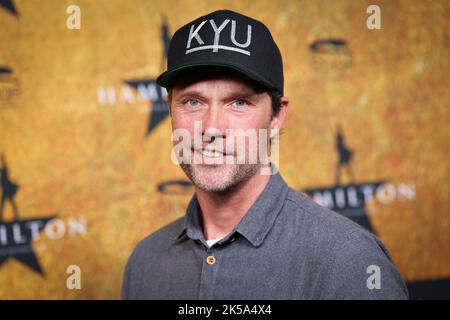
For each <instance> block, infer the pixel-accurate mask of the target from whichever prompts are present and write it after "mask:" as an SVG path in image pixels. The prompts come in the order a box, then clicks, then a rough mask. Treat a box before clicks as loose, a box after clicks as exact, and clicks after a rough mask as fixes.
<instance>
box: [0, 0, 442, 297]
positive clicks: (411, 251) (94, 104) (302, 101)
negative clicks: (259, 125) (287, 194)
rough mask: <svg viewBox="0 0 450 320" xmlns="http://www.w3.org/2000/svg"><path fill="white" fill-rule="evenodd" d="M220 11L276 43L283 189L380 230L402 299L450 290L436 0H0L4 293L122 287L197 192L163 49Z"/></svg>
mask: <svg viewBox="0 0 450 320" xmlns="http://www.w3.org/2000/svg"><path fill="white" fill-rule="evenodd" d="M225 8H226V9H230V10H234V11H238V12H241V13H243V14H246V15H249V16H252V17H254V18H256V19H258V20H261V21H263V22H264V23H265V24H266V25H267V26H268V27H269V29H270V30H271V32H272V34H273V36H274V38H275V40H276V41H277V43H278V45H279V47H280V49H281V52H282V55H283V59H284V68H285V82H286V87H285V93H286V96H288V97H289V99H290V109H289V112H288V116H287V120H286V124H285V131H284V133H283V134H282V136H281V142H280V171H281V173H282V175H283V176H284V178H285V179H286V180H287V182H288V183H289V184H290V186H291V187H292V188H294V189H296V190H299V191H302V192H304V193H306V194H308V195H309V196H310V197H311V198H313V199H314V200H315V201H317V202H318V203H320V204H321V205H324V206H327V207H329V208H331V209H333V210H335V211H337V212H339V213H341V214H343V215H345V216H347V217H349V218H351V219H353V220H355V221H357V222H358V223H360V224H361V225H363V226H364V227H365V228H367V229H369V230H371V231H372V232H374V233H375V234H377V235H378V236H379V237H380V238H381V239H382V241H383V242H384V243H385V244H386V246H387V247H388V249H389V251H390V253H391V256H392V258H393V260H394V262H395V263H396V265H397V266H398V268H399V270H400V272H401V274H402V275H403V277H404V279H405V280H406V282H407V283H408V285H409V288H410V290H411V295H412V297H413V298H427V297H450V247H449V245H450V238H449V231H450V222H449V214H450V166H449V156H450V152H449V138H450V127H449V125H450V109H449V108H450V105H449V101H450V99H449V85H450V81H449V76H448V69H449V56H450V52H449V47H450V46H449V43H450V41H449V40H450V39H449V36H450V30H449V28H448V21H447V20H448V17H449V16H450V4H449V3H448V2H447V1H352V0H348V1H316V0H308V1H290V0H284V1H200V0H199V1H185V0H179V1H172V0H170V1H147V0H133V1H123V0H101V1H100V0H99V1H89V0H77V1H64V0H31V1H30V0H0V174H1V177H0V178H1V180H0V181H1V186H0V192H1V207H0V209H1V212H0V299H31V298H39V299H117V298H120V287H121V282H122V275H123V271H124V267H125V263H126V261H127V258H128V257H129V255H130V254H131V252H132V250H133V248H134V247H135V245H136V244H137V243H138V242H139V241H140V240H141V239H143V238H144V237H145V236H147V235H148V234H150V233H151V232H153V231H155V230H157V229H159V228H161V227H162V226H164V225H165V224H167V223H168V222H170V221H172V220H174V219H177V218H178V217H180V216H182V215H183V214H184V213H185V207H186V205H187V203H188V201H189V199H190V197H191V195H192V194H193V187H192V185H191V184H190V182H189V181H188V180H187V178H186V177H185V176H184V174H183V172H182V171H181V169H180V168H179V167H177V166H176V165H175V164H173V163H172V162H171V159H170V153H171V146H172V144H171V140H170V137H171V126H170V116H169V114H168V112H167V106H166V102H165V96H166V93H165V91H164V90H161V88H160V87H158V86H157V85H156V83H155V79H156V77H157V76H158V75H159V73H161V72H162V71H163V70H164V68H165V64H166V50H167V46H168V43H169V41H170V38H171V36H172V35H173V33H174V32H175V30H176V29H177V28H179V27H180V26H182V25H184V24H185V23H187V22H189V21H191V20H193V19H194V18H196V17H198V16H200V15H204V14H206V13H209V12H211V11H214V10H217V9H225Z"/></svg>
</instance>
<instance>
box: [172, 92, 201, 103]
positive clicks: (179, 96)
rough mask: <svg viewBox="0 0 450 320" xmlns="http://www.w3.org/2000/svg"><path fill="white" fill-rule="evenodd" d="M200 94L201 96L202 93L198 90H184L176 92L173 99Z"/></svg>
mask: <svg viewBox="0 0 450 320" xmlns="http://www.w3.org/2000/svg"><path fill="white" fill-rule="evenodd" d="M201 96H202V94H201V92H200V91H195V90H191V91H186V92H183V93H180V94H178V95H177V96H176V97H175V100H177V101H179V100H181V99H183V98H187V97H201Z"/></svg>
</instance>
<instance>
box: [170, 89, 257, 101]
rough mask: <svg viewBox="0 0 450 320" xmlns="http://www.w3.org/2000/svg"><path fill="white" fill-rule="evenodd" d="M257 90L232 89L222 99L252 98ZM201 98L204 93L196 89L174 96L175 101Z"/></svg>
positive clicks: (255, 95) (255, 96)
mask: <svg viewBox="0 0 450 320" xmlns="http://www.w3.org/2000/svg"><path fill="white" fill-rule="evenodd" d="M257 96H258V92H255V91H253V90H233V91H229V92H226V93H225V96H224V97H223V99H222V100H224V101H225V100H230V99H252V98H257ZM191 97H196V98H202V97H204V94H202V93H201V92H200V91H197V90H190V91H186V92H183V93H180V94H178V95H177V96H176V97H174V98H175V100H176V101H180V100H182V99H185V98H191Z"/></svg>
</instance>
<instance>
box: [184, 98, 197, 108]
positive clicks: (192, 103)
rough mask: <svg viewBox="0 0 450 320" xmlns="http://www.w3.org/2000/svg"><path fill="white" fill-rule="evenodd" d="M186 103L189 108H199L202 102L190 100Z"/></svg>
mask: <svg viewBox="0 0 450 320" xmlns="http://www.w3.org/2000/svg"><path fill="white" fill-rule="evenodd" d="M186 103H187V105H188V106H189V107H197V106H198V105H199V104H200V102H199V101H198V100H196V99H188V100H187V101H186Z"/></svg>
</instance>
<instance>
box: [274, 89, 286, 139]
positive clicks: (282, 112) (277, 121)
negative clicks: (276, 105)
mask: <svg viewBox="0 0 450 320" xmlns="http://www.w3.org/2000/svg"><path fill="white" fill-rule="evenodd" d="M280 99H281V106H280V109H279V110H278V113H277V114H275V115H274V116H273V117H272V120H271V121H270V129H278V130H279V131H281V129H282V128H283V124H284V119H285V118H286V113H287V110H288V107H289V99H288V98H287V97H281V98H280ZM271 136H272V134H271Z"/></svg>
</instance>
